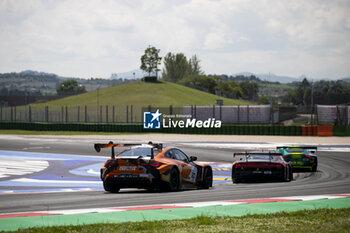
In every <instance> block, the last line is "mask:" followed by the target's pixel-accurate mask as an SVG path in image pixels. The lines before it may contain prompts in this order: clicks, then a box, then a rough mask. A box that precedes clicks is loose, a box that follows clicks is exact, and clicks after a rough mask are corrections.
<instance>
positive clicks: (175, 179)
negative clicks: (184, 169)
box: [168, 168, 180, 191]
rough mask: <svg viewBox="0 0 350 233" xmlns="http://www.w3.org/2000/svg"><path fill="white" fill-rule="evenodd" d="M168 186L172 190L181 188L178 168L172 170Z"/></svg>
mask: <svg viewBox="0 0 350 233" xmlns="http://www.w3.org/2000/svg"><path fill="white" fill-rule="evenodd" d="M168 187H169V190H170V191H177V190H179V188H180V176H179V172H178V170H177V169H176V168H172V169H171V170H170V173H169V184H168Z"/></svg>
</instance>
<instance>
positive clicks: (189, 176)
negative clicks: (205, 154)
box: [95, 142, 213, 192]
mask: <svg viewBox="0 0 350 233" xmlns="http://www.w3.org/2000/svg"><path fill="white" fill-rule="evenodd" d="M114 147H130V148H128V149H126V150H124V151H122V152H120V153H119V154H117V155H115V152H114ZM101 148H111V149H112V156H111V158H110V159H108V160H107V161H106V163H104V164H103V166H102V167H101V180H102V181H103V187H104V189H105V190H106V191H109V192H119V190H120V189H121V188H145V189H148V190H153V191H160V190H170V191H176V190H179V189H187V188H204V189H208V188H209V187H212V182H213V172H212V169H211V167H210V165H204V164H203V165H201V164H199V163H196V162H194V161H196V160H197V157H195V156H191V157H188V156H187V155H186V154H185V153H184V152H182V151H181V150H180V149H178V148H174V147H165V148H163V145H162V144H154V143H152V142H149V143H148V144H123V143H120V144H119V143H118V144H115V143H113V142H109V143H108V144H95V150H96V151H97V152H100V150H101Z"/></svg>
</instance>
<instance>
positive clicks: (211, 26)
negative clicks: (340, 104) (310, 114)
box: [0, 0, 350, 79]
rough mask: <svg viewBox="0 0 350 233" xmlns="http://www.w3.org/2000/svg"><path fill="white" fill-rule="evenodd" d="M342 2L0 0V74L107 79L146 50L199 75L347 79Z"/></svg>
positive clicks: (348, 19)
mask: <svg viewBox="0 0 350 233" xmlns="http://www.w3.org/2000/svg"><path fill="white" fill-rule="evenodd" d="M349 12H350V1H349V0H339V1H338V0H307V1H305V0H275V1H268V0H173V1H171V0H167V1H165V0H164V1H162V0H156V1H155V0H131V1H121V0H84V1H83V0H0V73H5V72H20V71H23V70H36V71H42V72H48V73H55V74H58V75H60V76H66V77H79V78H90V77H94V78H109V77H110V76H111V74H112V73H120V72H128V71H131V70H135V69H139V67H140V63H141V62H140V57H141V56H142V54H143V53H144V50H145V49H146V48H147V47H148V46H149V45H151V46H155V47H156V48H157V49H160V56H162V57H164V56H165V55H166V54H167V53H168V52H172V53H184V54H185V55H186V56H187V58H190V57H191V56H192V55H194V54H196V55H197V57H198V58H199V59H200V61H201V63H200V64H201V67H202V70H203V71H204V72H205V73H206V74H228V75H231V74H235V73H239V72H252V73H256V74H260V73H273V74H278V75H285V76H290V77H299V76H301V75H305V76H306V77H309V78H315V79H318V78H330V79H338V78H343V77H350V16H349Z"/></svg>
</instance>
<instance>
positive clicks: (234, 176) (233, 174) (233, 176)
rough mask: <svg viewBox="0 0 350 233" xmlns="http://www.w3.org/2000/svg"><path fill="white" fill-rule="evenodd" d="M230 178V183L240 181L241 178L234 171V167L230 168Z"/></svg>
mask: <svg viewBox="0 0 350 233" xmlns="http://www.w3.org/2000/svg"><path fill="white" fill-rule="evenodd" d="M231 178H232V183H239V182H241V179H240V178H239V177H238V176H237V175H236V173H235V168H234V167H233V168H232V175H231Z"/></svg>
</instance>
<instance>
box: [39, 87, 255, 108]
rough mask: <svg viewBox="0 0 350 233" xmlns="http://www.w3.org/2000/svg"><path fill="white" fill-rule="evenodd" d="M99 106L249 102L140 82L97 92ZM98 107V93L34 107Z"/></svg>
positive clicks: (247, 102) (183, 88)
mask: <svg viewBox="0 0 350 233" xmlns="http://www.w3.org/2000/svg"><path fill="white" fill-rule="evenodd" d="M98 96H99V105H115V106H126V105H134V106H148V105H152V106H160V107H162V106H169V105H173V106H185V105H213V104H216V100H217V99H222V100H223V103H224V105H247V104H252V103H251V102H249V101H244V100H236V99H229V98H221V97H218V96H216V95H212V94H209V93H207V92H203V91H199V90H196V89H193V88H189V87H185V86H182V85H178V84H175V83H170V82H159V83H145V82H141V81H137V82H131V83H126V84H122V85H117V86H113V87H108V88H104V89H100V90H99V91H98ZM78 105H79V106H83V105H87V106H96V105H97V91H92V92H88V93H85V94H81V95H76V96H70V97H66V98H63V99H59V100H54V101H50V102H45V103H39V104H32V106H49V107H52V106H78Z"/></svg>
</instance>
